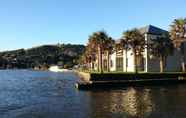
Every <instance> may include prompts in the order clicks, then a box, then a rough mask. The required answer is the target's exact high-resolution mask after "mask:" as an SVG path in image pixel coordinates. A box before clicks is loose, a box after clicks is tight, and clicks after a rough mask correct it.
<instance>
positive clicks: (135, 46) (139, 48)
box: [123, 28, 146, 73]
mask: <svg viewBox="0 0 186 118" xmlns="http://www.w3.org/2000/svg"><path fill="white" fill-rule="evenodd" d="M123 37H124V38H125V41H126V43H127V44H128V46H129V47H130V48H131V49H132V50H133V55H134V70H135V72H136V73H137V59H136V58H137V56H141V55H142V52H144V48H145V44H146V41H145V38H144V35H143V34H141V33H140V31H139V30H138V29H136V28H134V29H132V30H128V31H126V32H124V33H123Z"/></svg>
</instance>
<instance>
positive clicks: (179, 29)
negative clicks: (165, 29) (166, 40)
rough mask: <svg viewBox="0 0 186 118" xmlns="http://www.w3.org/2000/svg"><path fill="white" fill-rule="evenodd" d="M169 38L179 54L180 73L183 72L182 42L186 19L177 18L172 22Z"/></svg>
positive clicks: (184, 36)
mask: <svg viewBox="0 0 186 118" xmlns="http://www.w3.org/2000/svg"><path fill="white" fill-rule="evenodd" d="M170 36H171V40H172V41H173V43H174V46H175V48H177V49H178V51H179V52H180V54H181V58H180V59H181V67H182V71H183V72H185V61H184V58H185V57H184V42H185V40H186V19H184V18H179V19H175V20H174V21H173V23H172V25H171V30H170Z"/></svg>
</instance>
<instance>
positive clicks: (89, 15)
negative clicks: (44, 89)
mask: <svg viewBox="0 0 186 118" xmlns="http://www.w3.org/2000/svg"><path fill="white" fill-rule="evenodd" d="M180 17H186V0H0V51H4V50H13V49H19V48H31V47H35V46H39V45H44V44H57V43H72V44H86V43H87V39H88V37H89V35H91V34H92V33H93V32H96V31H100V30H105V31H106V32H107V34H108V35H109V36H111V37H113V38H114V39H118V38H120V37H121V36H122V32H123V31H126V30H128V29H131V28H134V27H143V26H146V25H149V24H151V25H154V26H157V27H160V28H163V29H165V30H169V25H170V24H171V22H172V21H173V20H174V19H175V18H180Z"/></svg>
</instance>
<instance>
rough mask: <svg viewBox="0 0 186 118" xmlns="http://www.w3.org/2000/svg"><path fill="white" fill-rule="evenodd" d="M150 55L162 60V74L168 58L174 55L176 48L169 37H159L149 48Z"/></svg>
mask: <svg viewBox="0 0 186 118" xmlns="http://www.w3.org/2000/svg"><path fill="white" fill-rule="evenodd" d="M149 48H150V54H151V55H152V56H154V57H158V58H159V60H160V72H164V68H165V62H166V58H167V57H168V56H169V55H171V54H173V51H174V47H173V44H172V41H171V40H170V38H169V36H168V35H163V36H159V37H157V39H154V40H152V44H150V46H149Z"/></svg>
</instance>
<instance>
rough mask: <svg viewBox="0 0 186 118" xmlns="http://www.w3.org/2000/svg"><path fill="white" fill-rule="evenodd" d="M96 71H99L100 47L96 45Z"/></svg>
mask: <svg viewBox="0 0 186 118" xmlns="http://www.w3.org/2000/svg"><path fill="white" fill-rule="evenodd" d="M97 61H98V62H97V71H98V72H99V71H100V47H99V46H98V55H97Z"/></svg>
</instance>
